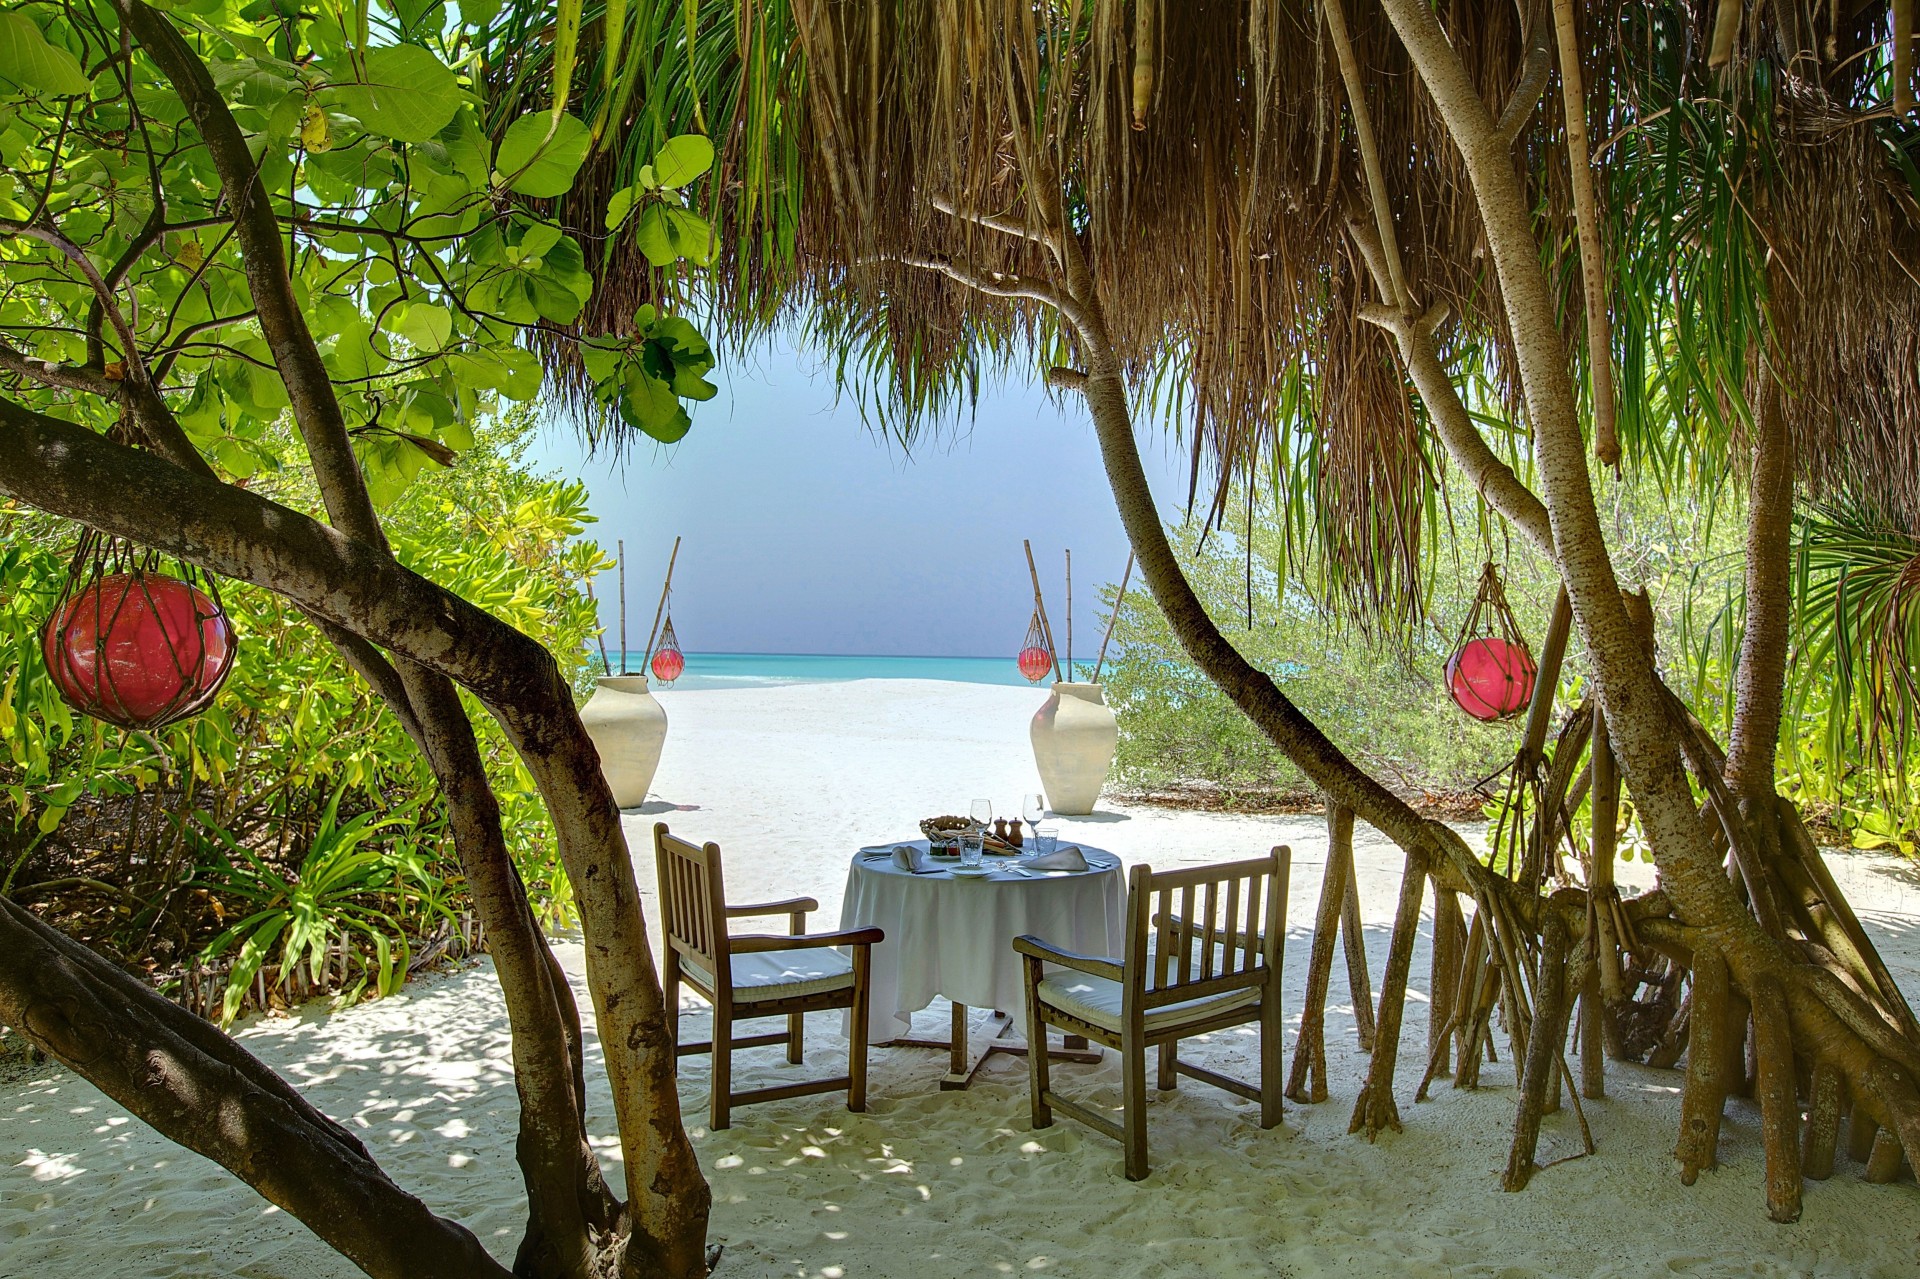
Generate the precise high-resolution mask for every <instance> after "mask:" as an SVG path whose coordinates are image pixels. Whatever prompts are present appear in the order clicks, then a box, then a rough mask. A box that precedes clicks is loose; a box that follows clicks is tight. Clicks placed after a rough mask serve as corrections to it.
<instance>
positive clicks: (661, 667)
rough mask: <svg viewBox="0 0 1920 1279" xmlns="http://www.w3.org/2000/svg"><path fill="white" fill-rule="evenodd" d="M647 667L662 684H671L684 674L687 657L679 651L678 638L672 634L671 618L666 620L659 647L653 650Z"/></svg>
mask: <svg viewBox="0 0 1920 1279" xmlns="http://www.w3.org/2000/svg"><path fill="white" fill-rule="evenodd" d="M647 665H648V668H649V669H650V670H652V671H653V677H654V678H655V679H657V680H659V681H660V682H661V683H662V684H671V683H673V681H675V680H677V679H679V678H680V677H681V676H682V675H684V674H685V673H686V670H687V656H686V654H685V653H682V652H681V651H680V638H679V636H677V635H675V634H674V633H673V618H671V617H669V618H667V625H666V629H665V630H663V631H661V632H660V646H659V647H658V648H656V649H654V650H653V659H652V660H651V661H650V662H648V663H647Z"/></svg>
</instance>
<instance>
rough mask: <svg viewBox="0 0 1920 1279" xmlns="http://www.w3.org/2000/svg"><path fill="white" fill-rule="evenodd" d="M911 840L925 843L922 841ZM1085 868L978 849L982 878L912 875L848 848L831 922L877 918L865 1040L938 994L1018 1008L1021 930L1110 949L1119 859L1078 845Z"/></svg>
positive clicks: (1092, 949)
mask: <svg viewBox="0 0 1920 1279" xmlns="http://www.w3.org/2000/svg"><path fill="white" fill-rule="evenodd" d="M919 847H921V848H925V847H926V843H925V841H920V843H919ZM1079 847H1080V850H1081V851H1082V852H1083V853H1085V854H1086V858H1087V863H1088V869H1087V870H1085V871H1083V872H1079V873H1076V874H1071V875H1053V876H1045V877H1041V876H1038V875H1036V876H1034V877H1032V878H1028V877H1025V876H1021V875H1016V874H1013V873H1012V872H1011V869H1010V868H1011V867H1012V866H1014V865H1017V864H1018V863H1019V861H1020V859H1019V858H1015V857H988V858H987V859H986V864H987V865H989V866H994V867H997V868H999V869H997V870H996V871H995V873H994V874H993V875H991V876H989V877H986V878H982V879H961V878H956V877H954V876H952V875H949V874H946V873H945V872H941V873H939V874H928V875H915V874H913V873H912V872H910V871H906V870H903V869H901V868H900V867H898V866H895V865H894V864H893V861H892V859H891V858H887V857H873V858H861V857H859V856H856V857H855V858H854V859H853V865H852V866H851V867H850V868H849V869H848V871H847V893H846V898H845V900H844V903H843V904H842V906H841V908H840V927H841V928H843V929H846V928H866V927H878V928H880V929H882V930H884V931H885V932H886V934H887V938H886V940H885V941H883V942H881V943H880V944H879V945H878V946H875V947H874V948H873V973H872V977H871V981H872V1003H871V1007H870V1010H869V1014H868V1025H867V1039H868V1041H869V1042H870V1043H876V1044H878V1043H884V1042H886V1041H887V1040H889V1039H898V1038H900V1037H902V1036H903V1035H906V1034H907V1033H908V1030H909V1029H910V1023H911V1019H912V1016H913V1013H914V1012H915V1011H916V1010H917V1009H921V1008H925V1007H926V1006H927V1005H928V1004H930V1003H932V1002H933V1000H934V997H935V996H937V995H944V996H946V997H947V998H948V999H951V1000H953V1001H954V1002H955V1003H960V1004H966V1005H969V1006H970V1007H974V1008H999V1009H1003V1010H1005V1011H1007V1012H1009V1013H1012V1014H1014V1015H1015V1016H1021V1015H1022V1014H1023V1013H1024V1010H1025V1008H1026V982H1025V979H1024V977H1023V975H1022V971H1021V959H1020V956H1019V955H1017V954H1015V953H1014V950H1013V939H1014V938H1016V937H1020V936H1023V935H1025V934H1028V933H1031V934H1032V935H1034V936H1036V937H1041V938H1044V939H1046V940H1047V941H1049V942H1051V943H1053V944H1054V945H1056V946H1061V947H1064V948H1066V949H1067V950H1072V951H1078V952H1079V953H1081V954H1083V955H1118V954H1119V953H1120V951H1121V947H1122V946H1123V945H1124V937H1125V919H1124V917H1125V913H1126V898H1127V888H1126V876H1125V875H1124V874H1122V872H1121V869H1120V859H1119V858H1118V857H1116V856H1114V855H1113V854H1112V853H1109V852H1106V851H1104V850H1102V849H1098V848H1089V847H1087V846H1086V845H1085V844H1081V845H1079Z"/></svg>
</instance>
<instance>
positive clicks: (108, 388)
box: [0, 342, 121, 400]
mask: <svg viewBox="0 0 1920 1279" xmlns="http://www.w3.org/2000/svg"><path fill="white" fill-rule="evenodd" d="M0 369H6V370H8V371H9V372H12V373H18V374H19V375H20V376H21V377H24V378H30V379H32V380H33V381H35V382H38V383H40V384H41V385H42V386H52V387H58V388H60V389H61V390H63V391H85V392H86V393H87V394H89V395H97V396H100V397H101V398H103V399H108V400H117V399H119V398H120V389H121V388H120V384H119V383H118V382H116V381H114V380H113V379H112V378H110V377H108V376H107V375H106V374H104V373H101V372H100V371H99V370H98V369H90V368H87V367H85V366H83V365H79V364H56V363H54V362H53V361H52V360H40V359H35V358H34V357H33V356H31V355H28V354H27V353H26V352H25V351H21V350H16V349H15V348H14V347H12V346H10V345H9V344H7V343H5V342H0Z"/></svg>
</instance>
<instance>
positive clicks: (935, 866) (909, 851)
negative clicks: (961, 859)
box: [893, 844, 946, 875]
mask: <svg viewBox="0 0 1920 1279" xmlns="http://www.w3.org/2000/svg"><path fill="white" fill-rule="evenodd" d="M893 864H894V865H895V866H898V867H899V868H900V869H901V870H910V871H912V872H913V873H914V874H916V875H930V874H932V873H933V872H934V871H937V870H945V869H946V867H945V866H942V865H941V864H940V863H939V862H936V861H935V860H933V855H932V854H931V853H929V852H928V851H927V850H926V849H924V848H915V847H913V846H912V845H910V844H901V845H899V846H898V847H896V848H895V849H894V850H893Z"/></svg>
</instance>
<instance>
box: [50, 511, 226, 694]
mask: <svg viewBox="0 0 1920 1279" xmlns="http://www.w3.org/2000/svg"><path fill="white" fill-rule="evenodd" d="M160 563H161V560H160V556H159V553H158V552H155V551H141V550H139V549H138V548H136V547H134V546H133V545H132V544H131V543H128V542H125V541H123V540H121V539H119V538H110V537H106V536H104V535H102V534H100V533H97V532H94V531H91V530H90V531H88V532H86V533H84V534H82V535H81V538H80V541H79V543H78V545H76V546H75V548H74V553H73V559H72V560H71V561H70V562H69V564H68V566H67V581H66V584H65V585H64V586H63V587H62V588H61V591H60V597H59V598H58V599H57V600H56V601H55V602H54V606H53V611H52V612H51V613H50V614H49V615H48V617H47V622H46V626H45V627H44V629H43V630H42V631H41V635H40V651H41V655H42V656H43V657H44V658H45V659H46V663H47V673H48V675H50V676H51V677H52V679H53V684H54V687H55V689H56V690H58V692H59V694H60V696H61V698H62V699H63V700H65V701H66V703H67V704H68V705H69V706H71V707H73V708H74V709H75V710H77V711H79V712H80V713H81V714H83V715H88V716H91V717H93V718H94V719H98V720H103V721H105V722H106V723H109V724H114V725H117V726H119V727H121V728H130V729H155V728H163V727H165V726H166V725H168V724H173V723H177V722H178V721H180V720H183V719H185V718H187V717H188V716H190V715H195V714H198V713H199V712H201V711H203V710H205V709H206V708H207V707H208V706H209V705H210V704H212V702H213V699H214V698H215V697H216V696H217V695H218V694H219V692H220V686H221V684H222V683H224V682H225V680H226V678H227V675H228V673H229V672H230V671H231V670H232V669H233V659H234V653H235V639H234V632H233V624H232V623H231V622H230V621H229V620H228V619H227V613H226V609H225V608H224V607H223V606H222V604H221V602H220V591H219V587H218V586H217V585H216V584H215V582H214V580H213V579H212V578H211V577H210V576H206V575H204V574H202V573H201V572H200V571H199V570H197V569H195V568H194V567H193V566H192V565H190V564H187V563H185V562H184V561H176V562H175V565H176V567H177V570H178V576H175V575H174V574H170V573H163V572H161V571H160ZM203 586H204V588H205V589H204V590H203V589H202V587H203Z"/></svg>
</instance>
